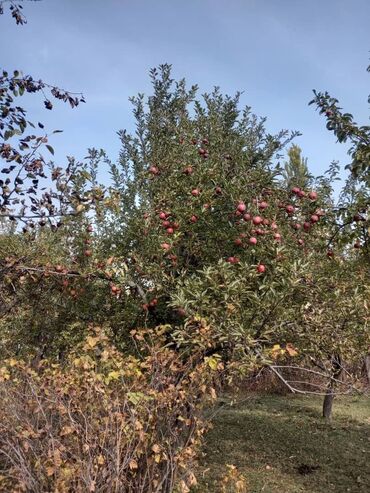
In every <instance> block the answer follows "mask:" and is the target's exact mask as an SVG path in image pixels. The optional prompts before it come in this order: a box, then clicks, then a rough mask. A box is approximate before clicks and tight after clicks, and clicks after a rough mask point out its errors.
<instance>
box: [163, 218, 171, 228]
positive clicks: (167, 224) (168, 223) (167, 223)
mask: <svg viewBox="0 0 370 493" xmlns="http://www.w3.org/2000/svg"><path fill="white" fill-rule="evenodd" d="M162 226H163V227H164V228H169V227H170V226H171V223H170V221H167V220H166V221H163V222H162Z"/></svg>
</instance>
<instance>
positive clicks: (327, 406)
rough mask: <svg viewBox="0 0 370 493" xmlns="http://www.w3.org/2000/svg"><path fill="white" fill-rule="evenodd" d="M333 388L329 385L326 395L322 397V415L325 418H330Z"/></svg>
mask: <svg viewBox="0 0 370 493" xmlns="http://www.w3.org/2000/svg"><path fill="white" fill-rule="evenodd" d="M334 397H335V395H334V388H333V386H332V385H331V386H330V387H329V388H328V390H327V391H326V395H325V397H324V403H323V405H322V417H323V418H325V419H330V418H331V412H332V409H333V402H334Z"/></svg>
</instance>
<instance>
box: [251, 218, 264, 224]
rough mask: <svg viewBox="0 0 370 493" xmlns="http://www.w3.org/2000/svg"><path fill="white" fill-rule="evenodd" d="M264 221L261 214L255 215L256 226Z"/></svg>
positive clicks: (254, 222)
mask: <svg viewBox="0 0 370 493" xmlns="http://www.w3.org/2000/svg"><path fill="white" fill-rule="evenodd" d="M262 222H263V219H262V217H260V216H254V218H253V224H255V225H256V226H258V225H259V224H261V223H262Z"/></svg>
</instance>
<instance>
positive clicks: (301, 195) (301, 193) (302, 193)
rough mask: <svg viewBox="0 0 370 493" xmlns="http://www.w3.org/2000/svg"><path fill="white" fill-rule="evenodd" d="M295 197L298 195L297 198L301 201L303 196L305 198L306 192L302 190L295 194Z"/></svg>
mask: <svg viewBox="0 0 370 493" xmlns="http://www.w3.org/2000/svg"><path fill="white" fill-rule="evenodd" d="M297 195H298V197H300V198H301V199H302V198H303V197H305V196H306V192H305V191H304V190H300V191H299V192H298V193H297Z"/></svg>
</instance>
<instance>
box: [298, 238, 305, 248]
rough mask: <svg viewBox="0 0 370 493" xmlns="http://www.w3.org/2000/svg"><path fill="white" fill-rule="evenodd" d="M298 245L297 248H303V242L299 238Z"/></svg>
mask: <svg viewBox="0 0 370 493" xmlns="http://www.w3.org/2000/svg"><path fill="white" fill-rule="evenodd" d="M298 245H299V246H303V245H304V241H303V240H302V239H301V238H299V240H298Z"/></svg>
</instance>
